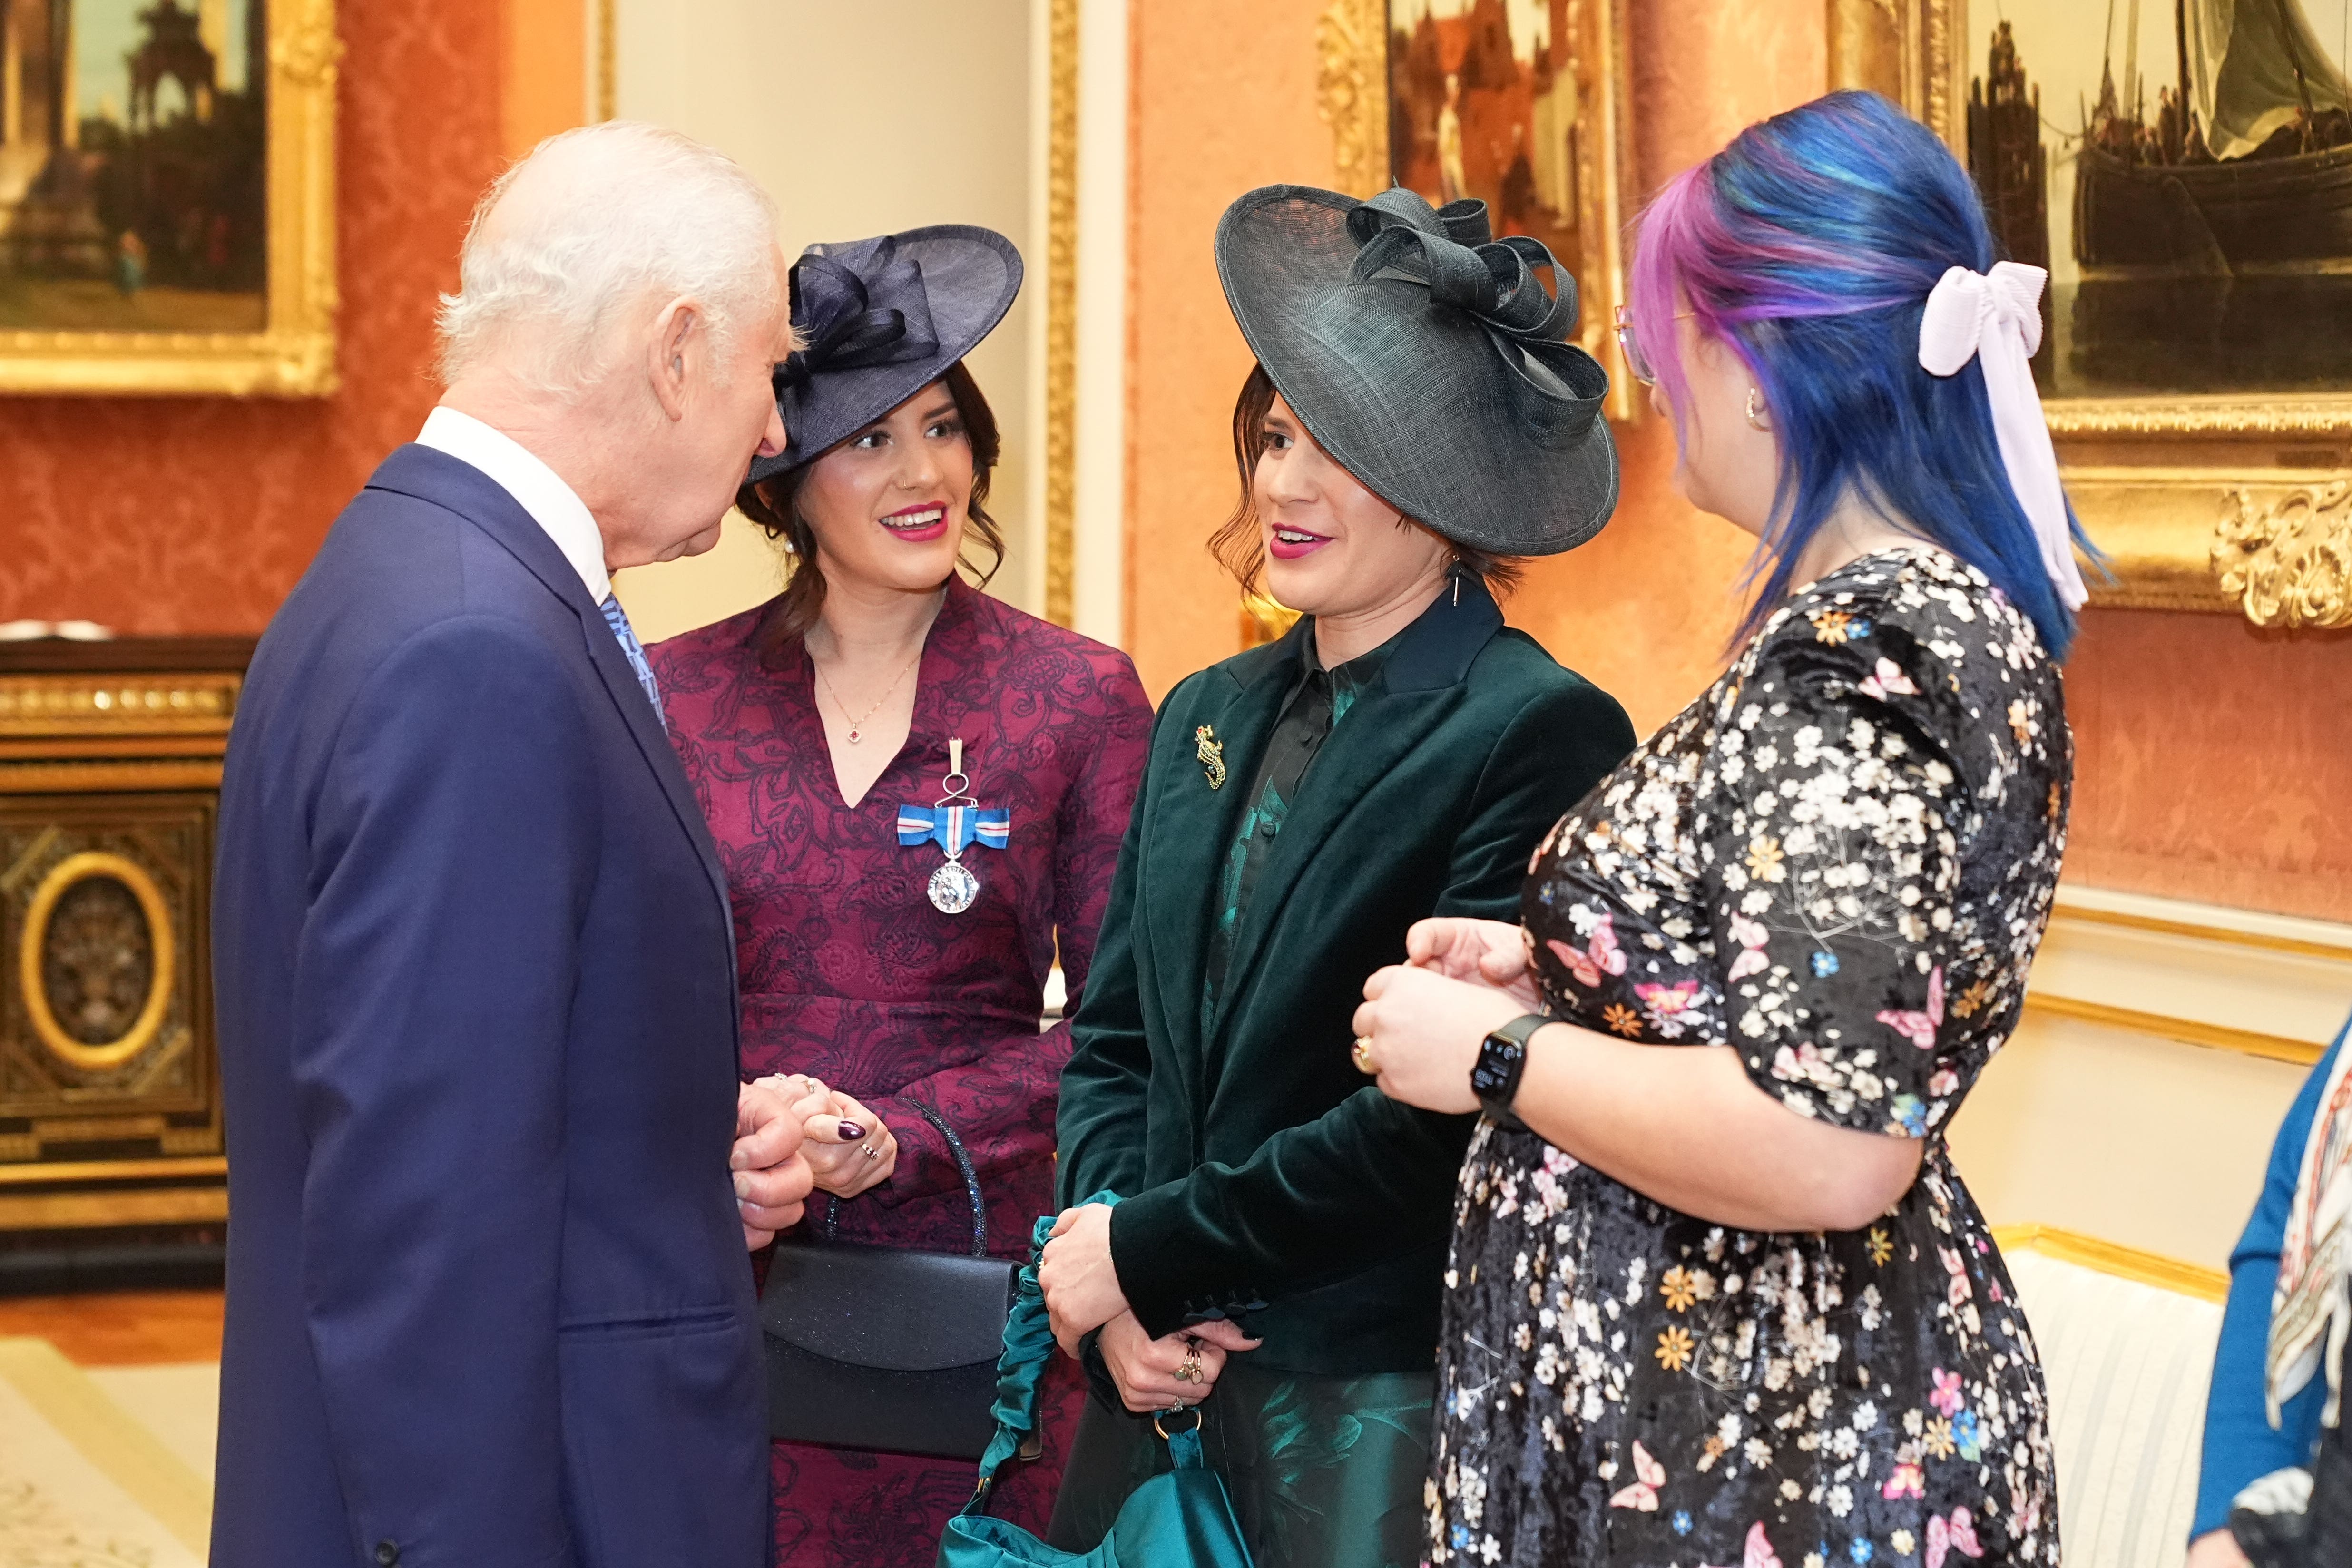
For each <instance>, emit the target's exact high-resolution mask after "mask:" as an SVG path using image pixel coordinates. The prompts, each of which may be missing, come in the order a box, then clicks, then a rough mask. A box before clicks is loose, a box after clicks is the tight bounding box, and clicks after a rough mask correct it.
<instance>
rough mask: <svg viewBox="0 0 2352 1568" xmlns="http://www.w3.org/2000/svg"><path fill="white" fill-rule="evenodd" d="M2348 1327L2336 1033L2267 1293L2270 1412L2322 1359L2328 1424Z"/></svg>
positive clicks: (2351, 1147)
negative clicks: (2273, 1280)
mask: <svg viewBox="0 0 2352 1568" xmlns="http://www.w3.org/2000/svg"><path fill="white" fill-rule="evenodd" d="M2347 1331H2352V1047H2347V1045H2345V1044H2344V1043H2343V1042H2341V1041H2339V1042H2338V1043H2337V1045H2336V1063H2335V1066H2334V1067H2333V1068H2330V1069H2329V1071H2328V1074H2327V1081H2326V1086H2325V1087H2324V1089H2323V1090H2322V1092H2321V1094H2320V1097H2319V1108H2318V1110H2317V1111H2316V1112H2315V1114H2314V1115H2313V1117H2312V1119H2311V1141H2310V1142H2308V1143H2306V1144H2305V1145H2304V1150H2303V1169H2302V1171H2301V1172H2300V1173H2298V1174H2297V1176H2296V1178H2295V1184H2294V1209H2293V1210H2292V1211H2291V1212H2290V1213H2289V1214H2288V1215H2287V1223H2286V1237H2285V1241H2284V1245H2283V1246H2282V1247H2280V1249H2279V1271H2278V1289H2276V1291H2275V1292H2274V1293H2273V1295H2272V1297H2271V1343H2270V1363H2269V1379H2268V1387H2267V1390H2266V1393H2267V1395H2268V1400H2269V1409H2270V1420H2271V1425H2272V1426H2277V1425H2279V1422H2280V1419H2281V1415H2280V1412H2281V1409H2282V1407H2283V1406H2284V1405H2285V1404H2286V1402H2287V1401H2288V1400H2290V1399H2292V1398H2294V1396H2295V1395H2296V1394H2299V1393H2301V1392H2302V1391H2303V1389H2304V1387H2305V1384H2309V1383H2310V1381H2311V1374H2312V1373H2314V1372H2315V1371H2317V1370H2318V1369H2319V1366H2320V1364H2321V1361H2322V1352H2323V1351H2324V1352H2326V1357H2325V1359H2326V1367H2327V1409H2326V1414H2325V1415H2323V1416H2322V1417H2321V1419H2322V1420H2323V1421H2325V1422H2326V1425H2327V1426H2336V1424H2337V1422H2338V1420H2339V1419H2340V1415H2339V1411H2340V1408H2341V1405H2342V1401H2343V1394H2344V1390H2343V1385H2342V1377H2343V1362H2344V1342H2345V1339H2346V1336H2347Z"/></svg>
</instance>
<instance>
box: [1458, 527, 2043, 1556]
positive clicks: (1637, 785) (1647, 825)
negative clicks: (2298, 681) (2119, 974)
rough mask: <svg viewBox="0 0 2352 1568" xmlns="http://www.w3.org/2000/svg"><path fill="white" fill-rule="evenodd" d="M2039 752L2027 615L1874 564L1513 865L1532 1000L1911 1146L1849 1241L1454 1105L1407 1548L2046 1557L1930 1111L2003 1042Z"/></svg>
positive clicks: (1963, 575) (2020, 1442)
mask: <svg viewBox="0 0 2352 1568" xmlns="http://www.w3.org/2000/svg"><path fill="white" fill-rule="evenodd" d="M2072 754H2073V742H2072V740H2071V738H2070V736H2069V733H2068V731H2067V728H2066V721H2065V712H2064V706H2063V693H2062V691H2061V689H2060V684H2059V678H2058V671H2057V668H2056V667H2055V666H2054V665H2053V663H2052V661H2051V659H2050V658H2049V657H2048V655H2047V654H2046V653H2045V652H2044V651H2043V648H2042V644H2041V641H2040V639H2039V637H2037V636H2036V634H2035V631H2034V628H2033V625H2032V622H2031V621H2030V620H2028V619H2027V618H2026V617H2025V616H2023V615H2022V614H2021V613H2020V612H2019V611H2018V610H2017V609H2016V608H2015V607H2014V606H2012V605H2010V604H2009V603H2008V601H2007V600H2005V599H2004V598H2003V597H2002V596H2001V595H2000V594H1999V593H1998V592H1997V591H1995V590H1994V589H1993V588H1992V586H1991V585H1990V584H1988V583H1987V582H1986V580H1985V579H1984V577H1983V576H1982V575H1980V574H1978V573H1977V572H1975V571H1974V570H1972V569H1971V568H1969V567H1967V566H1965V565H1962V564H1960V563H1958V562H1956V561H1954V560H1953V559H1952V558H1951V557H1949V556H1948V555H1945V554H1943V553H1941V552H1937V551H1934V550H1931V549H1928V548H1927V547H1925V546H1917V547H1905V548H1901V549H1896V550H1890V551H1885V552H1879V553H1876V554H1873V555H1869V556H1865V557H1864V558H1863V559H1861V560H1859V561H1856V562H1854V563H1851V564H1849V565H1847V566H1845V567H1844V568H1843V569H1841V570H1839V571H1838V572H1836V573H1833V574H1831V575H1830V576H1828V577H1826V578H1824V579H1822V581H1821V582H1819V583H1816V584H1812V585H1811V586H1810V587H1808V588H1805V589H1803V590H1801V591H1800V592H1799V593H1798V594H1796V595H1793V596H1792V598H1791V600H1790V603H1789V604H1788V605H1786V606H1784V607H1783V608H1781V609H1780V611H1778V612H1777V613H1775V614H1774V616H1772V617H1771V619H1770V620H1769V622H1768V623H1767V624H1766V625H1765V626H1764V627H1763V629H1762V630H1761V631H1760V632H1759V634H1758V635H1757V636H1756V637H1755V639H1754V640H1753V641H1752V642H1750V643H1749V645H1748V647H1747V648H1746V649H1745V650H1744V651H1743V652H1742V654H1741V656H1740V658H1739V659H1738V662H1737V663H1736V664H1734V666H1733V667H1732V668H1731V669H1730V670H1729V671H1728V672H1727V673H1726V674H1725V676H1724V677H1723V679H1721V680H1719V681H1717V683H1716V685H1715V686H1714V688H1713V689H1710V690H1709V691H1707V692H1706V695H1704V696H1703V697H1701V698H1700V699H1699V700H1697V701H1696V702H1694V703H1693V704H1692V705H1691V706H1690V707H1689V708H1688V709H1686V710H1684V711H1683V713H1682V714H1681V715H1679V716H1678V717H1676V718H1675V720H1673V721H1671V722H1669V723H1668V724H1666V725H1665V726H1664V728H1663V729H1662V730H1660V731H1658V733H1657V734H1656V735H1655V736H1654V737H1653V738H1652V739H1651V740H1650V742H1648V743H1647V744H1645V745H1643V747H1642V748H1641V749H1640V750H1638V751H1636V752H1634V753H1633V755H1632V756H1631V757H1629V758H1627V759H1626V761H1625V762H1624V763H1622V764H1621V765H1620V766H1619V767H1618V768H1617V770H1616V771H1615V772H1614V773H1611V774H1610V775H1609V776H1608V777H1607V778H1606V779H1604V780H1603V781H1601V784H1599V785H1598V786H1597V787H1596V788H1595V789H1594V790H1593V792H1592V793H1591V795H1588V796H1586V797H1585V799H1584V800H1583V801H1582V802H1581V803H1580V805H1578V806H1577V808H1576V809H1575V810H1574V811H1572V812H1570V814H1569V816H1567V817H1566V818H1564V819H1563V820H1562V821H1561V822H1560V823H1559V826H1556V827H1555V828H1554V829H1553V830H1552V832H1551V834H1550V835H1549V837H1546V839H1545V840H1544V842H1543V843H1542V844H1541V845H1540V846H1539V847H1538V849H1537V852H1536V857H1535V860H1534V864H1533V865H1532V867H1531V868H1530V875H1529V878H1528V889H1527V894H1526V900H1525V905H1524V914H1525V921H1526V926H1527V931H1528V944H1529V947H1530V949H1531V951H1532V952H1533V955H1534V960H1535V964H1536V969H1537V972H1538V976H1539V978H1540V980H1541V983H1542V985H1543V988H1544V991H1545V993H1546V994H1547V996H1548V997H1549V1002H1550V1005H1551V1008H1552V1011H1553V1012H1555V1013H1556V1014H1557V1015H1559V1016H1561V1017H1563V1018H1566V1019H1569V1020H1570V1021H1572V1022H1575V1023H1579V1024H1581V1025H1583V1026H1586V1027H1588V1028H1592V1029H1606V1030H1609V1031H1612V1032H1613V1033H1615V1034H1618V1035H1621V1036H1623V1037H1626V1038H1628V1039H1636V1040H1641V1041H1644V1042H1647V1043H1651V1044H1655V1045H1659V1046H1668V1047H1671V1046H1712V1047H1721V1046H1724V1045H1729V1046H1730V1047H1732V1048H1734V1049H1736V1050H1738V1052H1739V1055H1740V1059H1741V1060H1742V1061H1743V1062H1744V1063H1745V1064H1746V1065H1747V1068H1748V1075H1749V1077H1750V1078H1752V1079H1754V1080H1755V1081H1756V1082H1757V1083H1758V1084H1759V1085H1760V1086H1761V1087H1762V1088H1763V1089H1765V1090H1766V1092H1768V1093H1769V1094H1771V1095H1773V1096H1774V1097H1775V1098H1777V1099H1778V1100H1780V1101H1781V1103H1783V1104H1784V1105H1786V1106H1787V1107H1789V1109H1790V1110H1794V1111H1796V1112H1798V1113H1800V1114H1801V1115H1805V1116H1817V1117H1820V1118H1822V1120H1824V1121H1832V1122H1834V1123H1836V1124H1837V1125H1839V1126H1841V1127H1851V1128H1859V1129H1863V1130H1866V1131H1880V1132H1885V1133H1887V1134H1890V1135H1893V1136H1895V1137H1906V1138H1919V1139H1924V1140H1926V1142H1927V1152H1926V1156H1925V1162H1924V1163H1923V1164H1922V1165H1921V1167H1920V1172H1919V1177H1918V1180H1917V1182H1916V1184H1914V1185H1913V1187H1912V1188H1911V1190H1910V1191H1909V1192H1908V1193H1906V1194H1905V1195H1904V1197H1903V1198H1902V1199H1901V1201H1899V1202H1898V1203H1897V1204H1896V1205H1895V1206H1894V1207H1893V1208H1892V1209H1890V1210H1889V1211H1888V1212H1887V1214H1886V1215H1885V1216H1884V1217H1883V1218H1882V1219H1880V1220H1879V1221H1878V1222H1877V1223H1876V1224H1874V1225H1872V1226H1868V1227H1866V1228H1864V1229H1862V1230H1858V1231H1852V1232H1845V1233H1836V1234H1809V1235H1793V1234H1792V1235H1761V1234H1757V1233H1753V1232H1748V1231H1739V1230H1732V1229H1728V1228H1727V1227H1725V1226H1718V1225H1713V1224H1709V1223H1708V1222H1706V1221H1704V1220H1699V1219H1694V1218H1692V1217H1690V1216H1689V1215H1683V1214H1680V1213H1677V1212H1676V1211H1675V1210H1673V1209H1669V1208H1666V1207H1664V1205H1659V1204H1656V1203H1654V1202H1652V1201H1650V1200H1649V1199H1647V1198H1645V1197H1643V1195H1642V1194H1639V1193H1636V1192H1634V1191H1633V1190H1632V1189H1630V1188H1628V1187H1625V1186H1622V1185H1621V1184H1618V1183H1617V1182H1614V1181H1612V1180H1611V1179H1610V1178H1609V1177H1607V1176H1605V1175H1602V1174H1601V1173H1600V1172H1598V1171H1595V1170H1592V1169H1590V1168H1588V1167H1586V1166H1583V1165H1580V1164H1579V1163H1577V1162H1576V1161H1575V1160H1573V1159H1570V1157H1569V1156H1568V1155H1566V1154H1564V1153H1562V1152H1560V1151H1559V1150H1558V1149H1555V1148H1553V1147H1551V1146H1550V1145H1549V1144H1548V1143H1546V1142H1544V1141H1543V1140H1542V1139H1540V1138H1538V1137H1536V1136H1535V1135H1533V1134H1532V1133H1526V1132H1508V1131H1502V1130H1500V1129H1498V1128H1496V1127H1495V1126H1494V1125H1493V1124H1492V1123H1487V1124H1486V1125H1485V1126H1483V1127H1482V1128H1481V1130H1480V1131H1479V1132H1478V1134H1477V1137H1476V1139H1475V1141H1474V1142H1472V1144H1471V1146H1470V1152H1469V1156H1468V1159H1467V1162H1466V1163H1465V1166H1464V1169H1463V1176H1462V1185H1461V1191H1460V1194H1459V1196H1458V1198H1457V1203H1456V1211H1455V1230H1454V1252H1453V1258H1452V1262H1451V1268H1452V1273H1451V1274H1450V1275H1449V1277H1448V1279H1447V1284H1448V1286H1449V1287H1450V1288H1451V1294H1450V1296H1449V1305H1448V1310H1447V1313H1446V1332H1445V1335H1444V1343H1443V1351H1442V1355H1441V1363H1440V1381H1439V1384H1438V1390H1439V1405H1440V1421H1439V1431H1438V1437H1437V1445H1436V1447H1435V1450H1434V1453H1433V1460H1432V1464H1433V1469H1432V1474H1431V1479H1430V1483H1429V1489H1428V1494H1427V1501H1428V1508H1429V1518H1430V1542H1429V1545H1430V1560H1431V1562H1433V1563H1444V1564H1453V1563H1470V1564H1481V1565H1483V1564H1487V1563H1524V1564H1536V1563H1546V1564H1549V1563H1578V1564H1588V1563H1590V1564H1601V1563H1606V1564H1611V1565H1612V1568H1633V1565H1637V1564H1638V1565H1642V1568H1653V1565H1654V1568H1668V1565H1674V1568H1696V1565H1699V1564H1710V1565H1731V1568H1832V1565H1837V1568H1846V1565H1853V1568H1860V1565H1863V1564H1875V1565H1877V1568H1967V1565H1968V1564H1969V1563H1971V1562H1972V1561H1973V1560H1975V1559H1979V1558H1981V1559H1983V1560H1984V1562H1985V1563H1987V1564H1991V1563H2042V1564H2055V1563H2057V1562H2058V1533H2057V1508H2056V1493H2055V1485H2054V1475H2055V1470H2054V1466H2053V1461H2052V1458H2051V1452H2050V1435H2049V1418H2048V1409H2047V1398H2046V1395H2045V1394H2044V1391H2043V1386H2042V1372H2041V1367H2040V1363H2039V1362H2038V1360H2037V1358H2036V1356H2035V1353H2034V1348H2033V1341H2032V1336H2031V1334H2030V1333H2029V1331H2028V1330H2027V1328H2026V1324H2025V1321H2024V1318H2023V1316H2022V1315H2021V1313H2020V1311H2019V1310H2018V1308H2017V1304H2016V1300H2015V1298H2014V1296H2013V1294H2012V1292H2011V1288H2010V1282H2009V1275H2008V1272H2007V1270H2006V1269H2005V1268H2003V1267H2002V1266H2001V1260H2000V1254H1999V1253H1998V1252H1997V1251H1995V1250H1994V1247H1993V1243H1992V1237H1990V1234H1988V1232H1987V1229H1986V1226H1985V1223H1984V1219H1983V1216H1982V1215H1979V1213H1978V1210H1977V1206H1976V1204H1975V1202H1974V1201H1973V1200H1972V1199H1971V1198H1970V1197H1969V1194H1968V1190H1967V1188H1966V1187H1964V1186H1962V1185H1961V1184H1960V1179H1959V1177H1958V1174H1957V1173H1955V1172H1954V1171H1953V1169H1952V1164H1951V1160H1950V1157H1949V1155H1948V1153H1947V1152H1946V1149H1945V1145H1944V1129H1945V1127H1946V1125H1947V1123H1948V1120H1949V1118H1950V1116H1951V1114H1952V1112H1953V1110H1956V1109H1957V1108H1958V1105H1959V1103H1960V1100H1961V1099H1962V1097H1963V1096H1965V1095H1966V1094H1967V1093H1968V1090H1969V1086H1970V1085H1971V1084H1972V1083H1974V1082H1975V1080H1976V1077H1977V1074H1978V1073H1979V1072H1980V1071H1982V1070H1983V1068H1984V1065H1985V1063H1986V1061H1987V1060H1989V1059H1990V1058H1991V1056H1992V1054H1993V1052H1994V1051H1995V1050H1997V1049H1999V1048H2000V1045H2001V1042H2002V1041H2003V1040H2004V1039H2006V1038H2007V1037H2008V1035H2009V1033H2010V1031H2011V1028H2012V1027H2013V1026H2015V1024H2016V1021H2017V1017H2018V1012H2019V1008H2020V1005H2021V1002H2022V1000H2023V997H2024V994H2025V979H2026V971H2027V968H2028V966H2029V965H2030V964H2031V963H2032V958H2033V952H2034V949H2035V948H2036V947H2037V946H2038V945H2039V944H2040V942H2041V940H2042V929H2043V927H2044V925H2045V924H2046V923H2047V921H2048V918H2049V913H2050V904H2051V897H2052V894H2053V891H2054V890H2055V887H2056V883H2057V879H2058V864H2059V858H2060V855H2061V853H2062V851H2063V847H2064V843H2065V821H2066V802H2067V793H2068V784H2069V782H2070V780H2071V777H2072V772H2073V765H2072Z"/></svg>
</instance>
